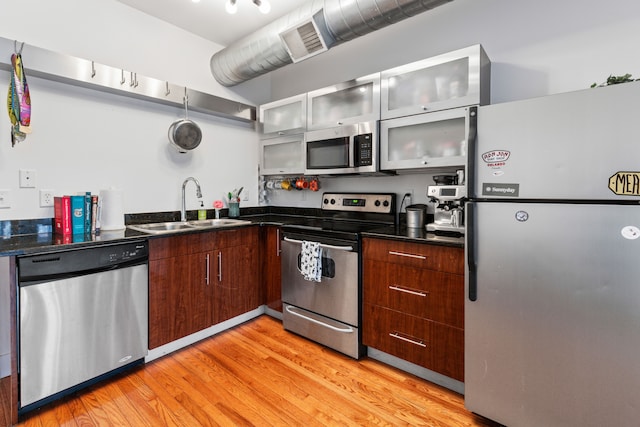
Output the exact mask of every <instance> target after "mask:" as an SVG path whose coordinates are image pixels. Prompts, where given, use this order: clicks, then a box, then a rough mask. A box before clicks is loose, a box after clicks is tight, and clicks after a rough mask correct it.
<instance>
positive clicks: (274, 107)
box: [258, 94, 307, 138]
mask: <svg viewBox="0 0 640 427" xmlns="http://www.w3.org/2000/svg"><path fill="white" fill-rule="evenodd" d="M258 111H259V124H260V131H261V133H262V135H261V138H274V137H277V136H283V135H291V134H297V133H303V132H304V131H305V130H307V95H306V94H302V95H296V96H292V97H289V98H285V99H281V100H278V101H274V102H270V103H268V104H264V105H261V106H260V108H259V109H258Z"/></svg>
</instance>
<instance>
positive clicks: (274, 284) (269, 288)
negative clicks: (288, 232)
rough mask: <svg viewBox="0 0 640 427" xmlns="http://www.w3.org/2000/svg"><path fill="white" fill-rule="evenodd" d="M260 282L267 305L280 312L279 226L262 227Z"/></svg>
mask: <svg viewBox="0 0 640 427" xmlns="http://www.w3.org/2000/svg"><path fill="white" fill-rule="evenodd" d="M261 254H262V283H263V284H264V286H265V300H266V301H265V303H266V304H267V307H269V308H271V309H273V310H276V311H280V312H282V283H281V282H282V268H281V266H280V227H271V226H269V227H264V229H263V236H262V250H261Z"/></svg>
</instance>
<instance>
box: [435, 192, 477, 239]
mask: <svg viewBox="0 0 640 427" xmlns="http://www.w3.org/2000/svg"><path fill="white" fill-rule="evenodd" d="M427 196H428V197H429V198H430V199H431V200H432V201H435V202H436V206H435V209H434V214H433V222H432V223H429V224H427V231H436V232H437V231H445V232H453V233H460V234H464V232H465V226H464V220H463V218H464V201H465V199H466V196H467V188H466V187H465V186H464V185H430V186H428V187H427Z"/></svg>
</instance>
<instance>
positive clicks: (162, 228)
mask: <svg viewBox="0 0 640 427" xmlns="http://www.w3.org/2000/svg"><path fill="white" fill-rule="evenodd" d="M250 223H251V221H246V220H242V219H230V218H221V219H202V220H197V221H187V222H181V221H173V222H154V223H150V224H135V225H129V226H128V227H129V228H130V229H132V230H136V231H141V232H143V233H149V234H162V233H176V232H181V231H193V230H197V229H204V228H222V227H234V226H238V225H246V224H250Z"/></svg>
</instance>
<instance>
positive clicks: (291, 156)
mask: <svg viewBox="0 0 640 427" xmlns="http://www.w3.org/2000/svg"><path fill="white" fill-rule="evenodd" d="M304 167H305V164H304V137H303V135H293V136H285V137H282V138H274V139H265V140H262V141H260V174H261V175H284V174H302V173H304Z"/></svg>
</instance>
